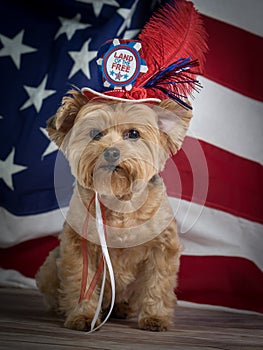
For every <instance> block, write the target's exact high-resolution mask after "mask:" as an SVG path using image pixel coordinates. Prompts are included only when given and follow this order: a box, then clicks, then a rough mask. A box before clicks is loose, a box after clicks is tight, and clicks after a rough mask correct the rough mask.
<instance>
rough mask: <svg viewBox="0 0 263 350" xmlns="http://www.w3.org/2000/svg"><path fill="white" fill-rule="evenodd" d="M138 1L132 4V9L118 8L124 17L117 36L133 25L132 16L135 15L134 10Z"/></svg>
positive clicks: (118, 11)
mask: <svg viewBox="0 0 263 350" xmlns="http://www.w3.org/2000/svg"><path fill="white" fill-rule="evenodd" d="M138 1H139V0H137V1H135V3H134V4H133V5H132V8H131V9H125V8H120V9H118V10H117V13H118V14H119V15H120V16H121V17H122V18H123V19H124V21H123V23H122V25H121V26H120V28H119V30H118V33H117V36H118V35H120V34H121V32H122V31H123V30H124V29H125V28H130V26H131V20H132V17H133V15H134V12H135V10H136V7H137V4H138Z"/></svg>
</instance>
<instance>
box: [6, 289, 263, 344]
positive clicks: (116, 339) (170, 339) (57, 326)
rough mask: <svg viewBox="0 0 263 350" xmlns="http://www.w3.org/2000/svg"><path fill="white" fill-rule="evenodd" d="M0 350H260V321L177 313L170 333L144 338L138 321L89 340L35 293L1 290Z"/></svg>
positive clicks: (117, 324) (115, 325) (113, 324)
mask: <svg viewBox="0 0 263 350" xmlns="http://www.w3.org/2000/svg"><path fill="white" fill-rule="evenodd" d="M0 349H1V350H2V349H5V350H7V349H8V350H11V349H12V350H13V349H17V350H23V349H25V350H31V349H37V350H42V349H43V350H44V349H45V350H46V349H47V350H51V349H52V350H61V349H68V350H69V349H72V350H78V349H90V350H93V349H104V350H106V349H117V350H127V349H132V350H136V349H139V350H141V349H142V350H150V349H151V350H155V349H156V350H163V349H174V350H177V349H178V350H184V349H187V350H191V349H198V350H203V349H205V350H207V349H211V350H212V349H213V350H215V349H224V350H230V349H231V350H232V349H235V350H242V349H258V350H259V349H261V350H262V349H263V317H262V316H258V315H244V314H239V313H229V312H224V311H211V310H200V309H195V308H188V307H187V308H185V307H179V306H178V307H177V308H176V316H175V325H174V327H173V329H172V330H171V331H169V332H161V333H155V332H146V331H141V330H139V329H138V328H137V323H136V320H128V321H127V320H125V321H119V320H110V321H108V322H107V323H106V324H105V325H104V326H103V327H102V329H101V330H99V331H97V332H94V333H92V334H86V333H83V332H78V331H72V330H69V329H65V328H64V327H63V321H62V320H61V319H59V318H56V317H54V316H52V315H50V314H48V313H47V312H46V311H45V306H44V304H43V301H42V297H41V296H40V294H39V293H38V292H37V291H33V290H21V289H3V288H2V289H1V288H0Z"/></svg>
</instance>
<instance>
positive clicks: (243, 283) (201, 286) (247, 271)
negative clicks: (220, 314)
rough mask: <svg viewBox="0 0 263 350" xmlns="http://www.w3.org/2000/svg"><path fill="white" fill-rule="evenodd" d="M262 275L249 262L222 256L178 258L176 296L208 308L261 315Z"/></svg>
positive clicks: (262, 306)
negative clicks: (202, 304)
mask: <svg viewBox="0 0 263 350" xmlns="http://www.w3.org/2000/svg"><path fill="white" fill-rule="evenodd" d="M262 295H263V274H262V272H261V271H260V270H259V269H258V268H257V267H256V266H255V265H254V264H253V262H251V261H248V260H246V259H242V258H235V257H234V258H233V257H222V256H203V257H201V256H198V257H196V256H182V257H181V267H180V272H179V281H178V289H177V296H178V298H179V299H182V300H185V301H191V302H197V303H204V304H210V305H221V306H226V307H231V308H237V309H243V310H251V311H256V312H261V313H262V312H263V299H262Z"/></svg>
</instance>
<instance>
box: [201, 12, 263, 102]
mask: <svg viewBox="0 0 263 350" xmlns="http://www.w3.org/2000/svg"><path fill="white" fill-rule="evenodd" d="M203 20H204V24H205V27H206V30H207V32H208V33H209V38H208V47H209V51H208V53H207V61H206V65H205V72H204V75H205V77H207V78H208V79H211V80H213V81H215V82H217V83H219V84H221V85H224V86H226V87H228V88H230V89H233V90H234V91H237V92H239V93H241V94H243V95H245V96H249V97H251V98H254V99H256V100H259V101H263V92H262V76H263V66H262V64H261V62H262V60H263V50H262V45H263V40H262V38H261V37H260V36H257V35H254V34H251V33H249V32H247V31H245V30H242V29H239V28H237V27H234V26H232V25H230V24H227V23H224V22H221V21H218V20H216V19H214V18H211V17H207V16H205V15H203Z"/></svg>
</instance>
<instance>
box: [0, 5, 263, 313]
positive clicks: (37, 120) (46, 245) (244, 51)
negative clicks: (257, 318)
mask: <svg viewBox="0 0 263 350" xmlns="http://www.w3.org/2000/svg"><path fill="white" fill-rule="evenodd" d="M193 2H194V4H195V5H196V7H197V8H198V9H199V11H200V12H201V14H202V17H203V20H204V24H205V27H206V30H207V32H208V35H209V39H208V46H209V52H208V54H207V62H206V68H205V72H204V76H203V77H201V78H200V81H201V83H202V85H203V89H202V91H201V92H200V93H199V94H195V99H194V101H193V106H194V118H193V120H192V122H191V127H190V130H189V132H188V136H187V138H186V140H185V143H184V146H183V148H182V150H181V151H180V152H179V153H178V154H177V155H176V156H174V157H173V159H171V160H170V161H169V162H168V163H167V166H166V169H165V171H164V172H163V174H162V176H163V178H164V179H165V182H166V185H167V190H168V195H169V198H170V201H171V204H172V206H173V208H174V212H175V215H176V218H177V220H178V224H179V229H180V236H181V240H182V242H183V245H184V252H183V256H182V260H181V269H180V274H179V287H178V290H177V295H178V298H179V300H184V301H191V302H197V303H202V304H210V305H217V306H225V307H231V308H236V309H241V310H249V311H256V312H263V299H262V295H263V273H262V267H263V255H262V248H263V232H262V231H263V230H262V227H263V226H262V221H263V215H262V211H263V208H262V192H263V189H262V163H263V143H262V134H263V121H262V117H263V115H262V114H263V105H262V99H263V93H262V91H263V89H262V87H261V81H262V77H263V75H262V59H263V57H262V56H263V52H262V51H263V45H262V44H263V41H262V34H263V28H262V20H261V17H262V13H263V2H262V1H261V0H252V1H250V2H248V1H247V0H246V1H245V0H221V1H217V0H194V1H193ZM155 3H156V1H145V0H140V1H139V0H129V1H128V0H101V1H95V0H94V1H92V0H78V1H77V0H53V1H45V2H37V3H36V4H35V5H34V2H26V1H25V2H23V1H18V0H17V1H15V0H3V1H2V2H1V13H0V18H1V20H0V72H1V85H0V90H1V104H0V143H1V146H0V206H1V207H0V221H1V224H0V225H1V226H0V227H1V229H0V230H1V231H0V247H1V249H0V265H1V267H2V269H1V270H0V285H21V286H33V285H34V281H33V280H30V278H28V277H31V278H33V277H34V275H35V273H36V271H37V269H38V267H39V266H40V264H41V263H42V262H43V261H44V259H45V257H46V256H47V254H48V252H49V251H50V249H52V248H53V247H55V246H56V245H57V238H56V237H57V234H58V232H59V231H60V230H61V227H62V223H63V221H64V215H65V213H66V210H67V206H68V201H69V199H70V196H71V193H72V183H73V179H72V177H71V175H70V173H69V171H68V165H67V162H66V161H65V160H64V159H63V157H59V162H60V163H59V165H60V166H59V168H60V171H61V172H62V174H63V176H62V179H61V181H60V183H59V186H56V191H55V190H54V166H55V162H56V159H57V154H58V152H57V147H56V146H55V145H54V144H53V143H51V142H50V140H49V139H48V137H47V133H46V131H45V123H46V120H47V119H48V118H49V117H50V116H51V115H53V114H54V113H55V112H56V110H57V108H58V106H59V104H60V101H61V98H62V96H63V95H64V94H65V92H66V91H67V90H68V89H69V88H70V86H71V85H72V84H73V85H76V86H78V87H83V86H91V87H93V88H94V87H96V86H97V84H98V81H97V77H95V76H94V75H92V71H93V70H94V67H95V66H96V53H97V50H98V48H99V47H100V45H101V44H102V43H103V42H104V41H106V40H107V39H111V38H114V37H125V38H133V37H135V36H136V35H137V34H138V32H139V30H140V28H141V27H142V26H143V24H144V23H145V21H146V20H147V19H148V17H149V16H150V13H151V11H150V8H151V6H154V5H156V4H155ZM13 270H15V271H17V272H20V273H21V274H22V276H21V275H18V274H17V273H16V272H15V271H13ZM23 276H25V277H27V278H23Z"/></svg>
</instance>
